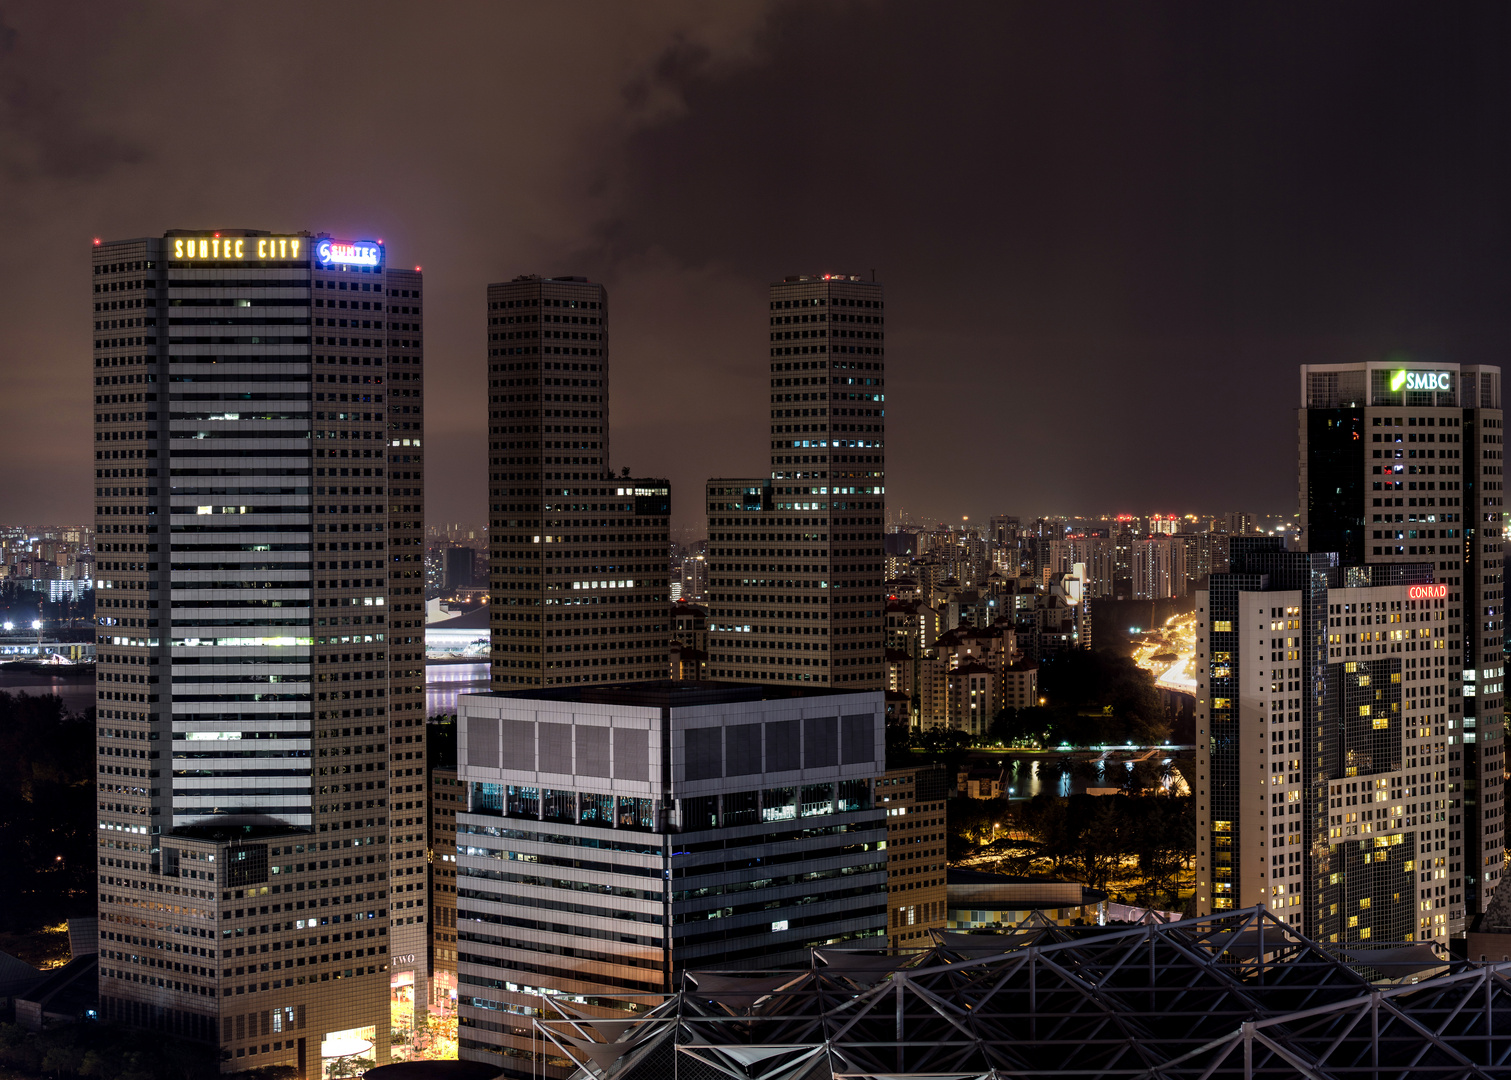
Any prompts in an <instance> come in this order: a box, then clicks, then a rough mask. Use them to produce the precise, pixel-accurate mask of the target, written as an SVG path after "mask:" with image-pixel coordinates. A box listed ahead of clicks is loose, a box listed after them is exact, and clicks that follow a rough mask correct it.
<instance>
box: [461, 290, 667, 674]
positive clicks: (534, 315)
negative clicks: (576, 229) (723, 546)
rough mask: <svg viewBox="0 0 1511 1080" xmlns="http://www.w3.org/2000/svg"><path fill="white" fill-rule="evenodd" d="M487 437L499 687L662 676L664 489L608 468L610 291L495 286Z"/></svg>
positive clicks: (492, 605)
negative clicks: (618, 473)
mask: <svg viewBox="0 0 1511 1080" xmlns="http://www.w3.org/2000/svg"><path fill="white" fill-rule="evenodd" d="M488 438H489V443H488V449H489V459H488V464H489V471H488V501H489V519H490V523H491V528H490V532H489V543H490V553H489V592H490V596H491V601H490V605H489V618H490V620H491V625H490V632H491V635H492V661H493V665H492V666H493V673H492V679H493V685H494V686H495V687H496V688H498V689H500V690H508V689H521V688H527V687H543V686H563V685H567V684H575V683H594V682H598V683H624V682H635V681H641V680H656V679H664V678H665V677H666V670H667V664H668V655H667V641H668V629H667V622H666V611H667V603H668V598H669V595H670V589H669V573H670V571H669V567H668V564H667V559H666V552H667V546H668V544H669V542H670V541H669V531H668V521H669V518H670V514H671V500H670V489H669V488H668V486H667V482H666V481H665V480H632V479H629V478H627V477H624V476H620V477H616V476H615V475H614V472H613V469H612V468H611V467H610V464H609V323H608V294H607V292H606V291H605V289H604V288H603V286H602V285H597V284H594V283H592V282H589V281H588V280H587V279H586V278H579V277H563V278H543V277H539V276H536V275H525V276H522V277H517V278H515V279H514V280H512V281H507V282H500V283H498V284H494V285H490V286H488ZM626 471H627V470H626Z"/></svg>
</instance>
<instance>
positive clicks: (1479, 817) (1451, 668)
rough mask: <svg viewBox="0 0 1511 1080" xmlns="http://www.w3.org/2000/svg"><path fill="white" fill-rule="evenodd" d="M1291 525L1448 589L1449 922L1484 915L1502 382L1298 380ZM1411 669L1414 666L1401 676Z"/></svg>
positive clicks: (1496, 683)
mask: <svg viewBox="0 0 1511 1080" xmlns="http://www.w3.org/2000/svg"><path fill="white" fill-rule="evenodd" d="M1300 389H1301V410H1300V412H1299V421H1300V423H1299V428H1300V430H1299V436H1300V448H1301V462H1300V465H1301V469H1300V477H1301V481H1300V493H1299V494H1300V508H1301V525H1302V528H1303V530H1304V536H1305V539H1306V543H1307V546H1308V548H1310V550H1313V551H1336V552H1338V554H1339V559H1340V561H1341V562H1342V563H1343V564H1344V565H1351V564H1355V563H1371V564H1375V563H1379V564H1387V565H1388V564H1396V563H1416V562H1425V563H1426V564H1427V565H1429V566H1430V567H1431V568H1432V570H1433V574H1434V580H1435V581H1437V582H1440V583H1442V584H1444V585H1446V586H1447V596H1446V598H1445V599H1446V604H1445V605H1444V610H1445V611H1446V613H1447V626H1448V634H1447V639H1446V640H1447V645H1446V651H1445V652H1444V655H1443V656H1442V657H1441V659H1442V661H1443V662H1442V663H1441V664H1438V665H1436V666H1435V668H1434V670H1436V669H1437V668H1441V670H1442V672H1443V676H1442V679H1441V680H1440V681H1439V682H1438V683H1436V684H1435V685H1437V686H1440V687H1442V691H1443V692H1442V693H1441V694H1439V695H1436V696H1439V697H1442V698H1443V700H1444V704H1443V706H1442V707H1441V708H1440V709H1439V710H1438V712H1439V713H1440V714H1441V715H1442V716H1443V717H1444V721H1443V722H1440V723H1437V724H1435V726H1446V724H1448V723H1451V724H1452V728H1451V729H1450V730H1449V731H1448V732H1447V734H1446V735H1445V736H1444V739H1445V740H1446V741H1447V744H1448V745H1447V747H1446V757H1447V760H1446V761H1444V762H1442V763H1441V764H1442V765H1443V766H1444V768H1443V769H1441V770H1438V771H1444V772H1446V773H1447V776H1445V777H1442V778H1439V779H1441V780H1444V781H1446V782H1447V784H1448V791H1447V794H1448V795H1449V796H1450V801H1451V802H1452V803H1453V804H1454V805H1452V806H1450V807H1449V808H1448V809H1449V819H1450V820H1449V821H1448V822H1447V827H1448V832H1449V834H1450V835H1449V837H1448V839H1449V840H1450V842H1451V843H1450V847H1451V848H1452V849H1453V851H1452V857H1451V862H1454V863H1462V870H1463V873H1464V888H1463V890H1462V891H1461V893H1451V894H1450V895H1459V896H1460V899H1459V901H1457V902H1456V903H1454V904H1453V905H1451V906H1450V908H1449V911H1448V922H1449V924H1450V925H1452V926H1459V925H1461V924H1462V923H1463V922H1464V921H1465V920H1466V919H1470V918H1472V917H1473V916H1474V915H1476V914H1478V913H1479V912H1480V911H1482V910H1484V905H1485V904H1486V903H1487V902H1488V900H1489V897H1490V894H1491V893H1492V892H1493V891H1494V890H1495V888H1496V886H1497V885H1498V883H1499V882H1500V879H1501V874H1502V872H1503V869H1504V858H1505V836H1504V833H1503V831H1502V830H1503V827H1504V817H1503V811H1504V803H1503V801H1502V793H1503V781H1504V776H1505V767H1506V760H1505V741H1504V731H1503V729H1504V719H1503V717H1504V701H1505V699H1504V694H1503V687H1504V685H1505V680H1504V674H1505V654H1504V651H1503V649H1504V637H1505V617H1504V612H1503V607H1502V606H1503V604H1504V602H1505V600H1504V597H1505V582H1504V561H1505V552H1504V536H1503V532H1504V529H1503V519H1504V513H1505V502H1504V496H1505V491H1504V487H1503V484H1504V478H1503V472H1502V470H1503V467H1504V466H1503V461H1502V456H1501V455H1502V438H1503V429H1502V422H1503V417H1502V413H1501V399H1500V369H1499V368H1496V367H1485V366H1478V365H1467V366H1462V367H1461V366H1459V365H1456V364H1438V365H1433V366H1431V367H1425V366H1424V367H1420V368H1418V367H1402V366H1400V365H1399V364H1387V363H1373V362H1371V363H1356V364H1327V365H1318V364H1314V365H1309V366H1306V367H1303V368H1302V369H1301V388H1300ZM1409 666H1411V667H1416V666H1418V665H1409Z"/></svg>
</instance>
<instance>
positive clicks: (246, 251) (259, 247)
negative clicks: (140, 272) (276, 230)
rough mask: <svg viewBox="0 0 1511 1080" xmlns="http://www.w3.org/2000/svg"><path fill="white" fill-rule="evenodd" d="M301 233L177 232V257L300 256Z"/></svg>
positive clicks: (282, 257)
mask: <svg viewBox="0 0 1511 1080" xmlns="http://www.w3.org/2000/svg"><path fill="white" fill-rule="evenodd" d="M307 254H308V250H307V249H306V248H305V239H304V237H302V236H175V237H174V238H173V258H175V259H299V258H303V257H305V256H306V255H307Z"/></svg>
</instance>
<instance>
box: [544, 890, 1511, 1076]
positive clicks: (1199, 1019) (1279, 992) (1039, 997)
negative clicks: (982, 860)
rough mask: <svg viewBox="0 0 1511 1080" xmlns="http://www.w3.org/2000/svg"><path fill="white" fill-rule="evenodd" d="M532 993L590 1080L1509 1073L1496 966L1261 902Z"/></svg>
mask: <svg viewBox="0 0 1511 1080" xmlns="http://www.w3.org/2000/svg"><path fill="white" fill-rule="evenodd" d="M1372 964H1373V966H1372ZM543 1000H545V1001H546V1002H549V1008H550V1009H551V1010H552V1011H554V1012H555V1013H556V1014H557V1016H559V1017H560V1018H559V1019H543V1020H539V1021H537V1022H536V1026H537V1029H538V1030H540V1031H542V1032H544V1034H545V1036H546V1037H547V1038H549V1039H550V1040H551V1041H552V1042H553V1043H554V1044H555V1047H554V1049H555V1050H558V1051H559V1052H560V1054H561V1055H562V1056H564V1057H568V1058H570V1059H572V1060H573V1061H576V1062H577V1063H578V1065H579V1067H580V1068H579V1071H578V1072H577V1073H576V1074H575V1075H576V1076H577V1077H581V1078H588V1077H592V1078H594V1080H662V1078H664V1077H671V1076H676V1077H678V1078H679V1080H722V1078H726V1077H727V1078H738V1080H837V1078H840V1077H843V1078H845V1080H883V1078H897V1080H901V1078H918V1080H924V1078H930V1080H943V1078H946V1077H948V1078H951V1080H988V1078H991V1080H997V1078H1003V1077H1015V1078H1019V1077H1072V1076H1075V1077H1126V1078H1134V1077H1138V1078H1148V1080H1154V1078H1160V1080H1186V1078H1189V1080H1198V1078H1201V1080H1205V1078H1208V1077H1231V1078H1243V1080H1254V1078H1260V1077H1263V1078H1274V1080H1280V1078H1282V1077H1283V1078H1286V1080H1291V1078H1294V1077H1311V1078H1313V1080H1344V1078H1349V1080H1377V1078H1385V1077H1389V1078H1392V1080H1408V1078H1409V1080H1419V1078H1434V1080H1439V1078H1449V1077H1452V1078H1455V1080H1457V1078H1469V1077H1483V1078H1486V1080H1488V1078H1491V1077H1500V1078H1504V1077H1506V1076H1508V1075H1511V963H1503V964H1480V963H1473V962H1465V961H1454V962H1452V963H1450V962H1449V961H1448V960H1447V959H1446V958H1444V957H1440V956H1437V955H1435V954H1433V953H1432V950H1431V948H1430V947H1429V946H1426V945H1420V944H1405V943H1395V944H1391V945H1386V946H1384V947H1383V948H1381V949H1380V950H1378V951H1376V950H1371V949H1363V948H1360V947H1358V946H1350V947H1349V948H1348V949H1347V950H1346V951H1343V950H1339V951H1337V952H1332V951H1329V950H1328V949H1326V948H1325V947H1323V946H1321V945H1319V944H1317V943H1315V942H1312V941H1310V940H1308V939H1306V938H1304V937H1301V936H1299V935H1298V934H1296V933H1295V931H1294V930H1293V929H1292V928H1290V927H1288V926H1286V925H1285V924H1284V923H1282V922H1280V921H1279V920H1277V919H1276V918H1275V917H1274V916H1273V915H1270V914H1268V913H1266V912H1265V911H1264V909H1262V908H1253V909H1249V910H1244V911H1235V912H1226V913H1223V914H1221V915H1213V916H1208V917H1205V918H1199V919H1187V920H1184V921H1182V922H1176V923H1166V924H1162V925H1148V926H1136V927H1110V926H1109V927H1055V926H1042V925H1041V926H1031V927H1030V926H1023V927H1018V928H1015V929H1014V930H1011V931H1006V932H1004V933H1002V934H1000V935H978V934H971V935H962V934H944V933H939V932H936V933H935V935H934V943H933V945H932V946H929V947H925V948H922V949H919V950H912V951H909V950H898V951H879V952H865V951H860V950H838V949H814V950H813V952H812V955H811V958H810V962H809V964H808V965H807V966H806V967H802V968H796V969H790V970H774V971H756V972H750V971H745V972H739V971H713V972H689V973H687V974H686V975H684V976H683V989H682V991H681V992H680V993H678V994H676V995H674V996H672V997H670V998H667V999H665V1000H664V1001H661V1002H660V1004H659V1005H657V1006H656V1007H655V1008H654V1009H652V1010H651V1011H649V1012H647V1013H645V1014H643V1015H642V1016H641V1017H639V1018H635V1019H629V1018H626V1019H617V1018H616V1019H614V1020H612V1021H606V1022H600V1021H596V1020H594V1019H592V1018H591V1017H588V1016H586V1015H582V1014H580V1013H579V1012H577V1011H576V1009H575V1006H573V1005H571V1004H570V1003H567V1002H565V1001H563V1000H562V999H560V998H546V999H543ZM550 1052H551V1050H548V1053H550Z"/></svg>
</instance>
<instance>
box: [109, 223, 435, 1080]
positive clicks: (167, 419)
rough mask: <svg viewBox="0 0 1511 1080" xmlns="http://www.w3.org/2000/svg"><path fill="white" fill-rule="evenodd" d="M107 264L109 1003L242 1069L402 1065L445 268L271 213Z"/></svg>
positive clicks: (158, 242)
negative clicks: (352, 1052)
mask: <svg viewBox="0 0 1511 1080" xmlns="http://www.w3.org/2000/svg"><path fill="white" fill-rule="evenodd" d="M92 262H93V275H92V276H93V305H94V319H93V323H94V334H93V344H94V365H93V366H94V384H95V385H94V393H95V410H96V412H95V475H96V478H95V483H96V511H95V514H96V518H95V520H96V532H97V544H98V552H99V556H98V559H99V563H98V571H97V573H98V575H99V584H100V601H99V603H98V605H97V619H96V621H97V624H98V637H97V650H98V656H99V667H98V673H97V686H98V689H97V707H98V719H99V737H98V743H97V754H98V757H99V762H100V764H99V777H98V784H97V788H98V797H99V820H98V822H97V826H96V827H97V830H98V832H97V837H98V846H99V882H100V884H99V893H100V897H99V925H100V938H101V940H100V949H101V953H100V956H101V960H100V998H101V1012H102V1015H103V1016H105V1017H106V1018H108V1019H113V1020H119V1021H123V1022H126V1023H131V1024H135V1025H139V1026H144V1027H149V1028H153V1029H156V1030H160V1031H165V1032H170V1033H173V1034H175V1035H179V1036H183V1037H188V1038H192V1039H196V1040H199V1041H203V1042H208V1043H211V1044H213V1045H217V1046H218V1047H219V1048H220V1051H221V1055H222V1057H223V1060H224V1061H225V1063H226V1064H225V1067H226V1068H227V1069H244V1068H251V1067H254V1066H263V1065H287V1066H293V1067H295V1068H296V1070H297V1072H298V1074H299V1075H301V1076H309V1077H316V1076H319V1075H320V1074H321V1060H322V1045H324V1044H340V1045H343V1046H350V1047H361V1048H365V1049H362V1050H361V1051H360V1053H361V1054H362V1055H365V1056H370V1057H371V1058H372V1059H374V1060H376V1061H377V1062H379V1063H382V1062H386V1061H387V1060H388V1059H389V1040H388V1036H387V1028H388V1024H389V1014H390V1005H389V998H390V967H391V956H392V954H393V953H394V952H397V951H399V950H400V949H403V948H408V947H410V945H409V943H410V942H411V940H413V941H416V942H419V943H423V941H424V936H423V935H424V930H423V927H420V926H418V925H417V924H418V922H419V921H420V920H422V919H423V917H424V916H423V897H424V892H423V891H418V892H417V893H411V892H410V891H409V890H408V889H405V888H404V886H402V885H401V884H400V876H401V874H403V871H402V870H401V869H400V867H401V866H407V865H409V864H408V862H407V860H408V859H411V858H418V857H420V856H421V855H422V854H423V851H424V842H423V841H424V836H423V829H420V830H418V834H416V833H414V832H410V831H408V827H409V826H408V823H409V822H410V821H412V820H413V815H410V816H405V817H401V816H400V815H401V814H404V813H406V812H407V809H408V805H409V804H408V802H407V801H401V800H406V794H405V793H406V792H407V791H408V790H410V789H409V786H408V784H407V783H406V780H407V779H408V778H409V777H411V776H414V777H422V776H423V758H424V752H423V748H424V742H423V739H415V738H412V737H411V735H410V732H411V729H414V730H419V729H418V728H417V727H416V725H419V724H421V723H422V722H423V700H424V699H423V685H422V679H421V677H420V672H421V660H420V656H421V653H422V652H423V645H422V643H421V636H420V635H421V634H422V632H423V631H422V629H421V623H422V621H423V614H422V607H423V596H422V594H421V593H420V591H419V588H417V587H416V586H421V585H422V584H423V583H422V582H421V581H420V579H419V578H418V577H417V576H416V571H418V570H419V569H420V568H421V567H422V565H423V564H422V563H420V562H419V559H420V555H421V549H420V546H419V543H420V542H419V536H420V527H421V522H422V520H423V498H422V495H421V488H420V482H419V478H420V474H421V471H422V462H421V455H422V454H423V450H422V442H423V408H422V406H423V385H424V382H423V364H422V356H423V351H422V345H421V343H422V340H423V331H422V329H421V326H422V322H423V317H422V315H421V310H422V308H423V298H422V295H421V293H422V291H423V286H422V281H421V278H420V275H419V274H418V273H417V272H415V273H410V272H404V271H398V270H395V269H390V268H389V267H388V266H387V260H386V257H385V252H384V250H383V247H382V245H381V243H379V242H342V241H337V240H335V239H333V238H331V237H330V236H328V235H325V234H312V233H297V234H273V233H265V232H257V231H252V230H224V231H222V232H219V233H214V234H210V233H197V232H179V231H173V232H169V233H167V234H165V235H164V236H162V237H152V238H146V239H139V240H124V241H112V242H108V243H99V244H96V246H95V247H94V252H93V260H92ZM401 388H402V391H403V392H402V394H401V393H400V389H401ZM338 759H339V760H338ZM401 890H402V892H401ZM416 902H418V903H416Z"/></svg>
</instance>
